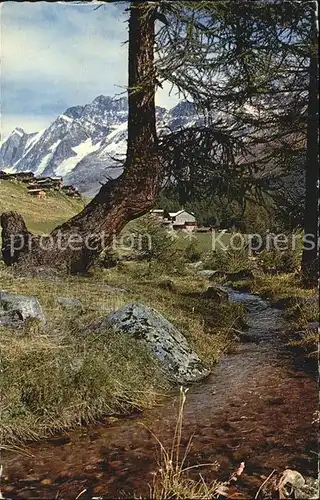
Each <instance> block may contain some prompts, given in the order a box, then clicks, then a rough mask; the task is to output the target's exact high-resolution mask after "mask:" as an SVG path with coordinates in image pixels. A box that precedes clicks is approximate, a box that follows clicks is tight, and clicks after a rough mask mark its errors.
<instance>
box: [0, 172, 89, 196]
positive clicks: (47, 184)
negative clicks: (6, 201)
mask: <svg viewBox="0 0 320 500" xmlns="http://www.w3.org/2000/svg"><path fill="white" fill-rule="evenodd" d="M1 180H4V181H12V182H21V183H23V184H27V191H28V193H29V194H30V196H34V197H36V198H38V199H39V200H45V199H46V196H47V193H48V192H50V191H60V192H62V193H63V194H65V195H66V196H70V197H71V198H81V194H80V193H79V191H78V189H77V188H75V187H74V186H72V185H66V186H65V185H63V179H62V177H35V175H34V173H33V172H16V173H7V172H4V171H0V182H1Z"/></svg>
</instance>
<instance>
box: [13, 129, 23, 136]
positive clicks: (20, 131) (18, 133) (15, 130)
mask: <svg viewBox="0 0 320 500" xmlns="http://www.w3.org/2000/svg"><path fill="white" fill-rule="evenodd" d="M12 133H13V134H17V135H19V136H20V137H23V136H24V135H25V131H24V130H23V128H21V127H16V128H15V129H14V130H13V132H12Z"/></svg>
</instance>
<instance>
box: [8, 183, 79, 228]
mask: <svg viewBox="0 0 320 500" xmlns="http://www.w3.org/2000/svg"><path fill="white" fill-rule="evenodd" d="M83 207H84V201H83V200H81V199H80V200H79V199H72V198H70V197H68V196H66V195H64V194H63V193H60V192H52V193H50V192H49V193H47V198H46V199H45V200H38V199H37V198H34V197H32V196H30V195H29V194H28V192H27V189H26V186H25V185H24V184H22V183H18V182H13V181H0V214H1V213H2V212H5V211H9V210H14V211H16V212H19V213H20V214H21V215H22V216H23V217H24V218H25V221H26V224H27V227H28V229H29V230H30V231H31V232H33V233H39V234H41V233H42V234H45V233H48V232H50V231H51V230H52V229H53V228H54V227H56V226H57V225H58V224H61V223H62V222H64V221H66V220H68V219H69V218H70V217H72V216H73V215H75V214H76V213H78V212H80V211H81V210H82V209H83Z"/></svg>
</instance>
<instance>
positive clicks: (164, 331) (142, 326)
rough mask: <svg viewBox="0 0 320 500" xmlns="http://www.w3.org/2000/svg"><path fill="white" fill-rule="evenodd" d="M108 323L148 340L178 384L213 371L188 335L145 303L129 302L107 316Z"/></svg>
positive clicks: (164, 367) (146, 342) (165, 368)
mask: <svg viewBox="0 0 320 500" xmlns="http://www.w3.org/2000/svg"><path fill="white" fill-rule="evenodd" d="M103 324H104V326H109V327H110V326H111V327H112V328H114V329H116V330H121V331H123V332H126V333H128V334H129V335H131V336H132V337H134V338H135V339H137V341H139V342H142V343H143V344H145V345H146V346H147V347H148V348H149V349H150V351H151V352H152V353H153V354H154V355H155V356H156V358H157V359H158V360H159V361H160V364H161V366H162V367H163V370H164V371H165V372H166V373H167V375H169V378H170V379H171V380H173V381H174V382H177V383H178V384H189V383H191V382H197V381H199V380H201V379H203V378H205V377H207V376H208V375H209V373H210V370H209V369H208V368H206V367H205V366H204V365H203V363H202V362H201V360H200V358H199V357H198V355H197V354H196V353H195V352H194V351H193V350H192V349H191V347H190V345H189V344H188V341H187V340H186V338H185V337H184V336H183V335H182V333H180V332H179V330H178V329H177V328H176V327H175V326H173V325H172V323H170V322H169V321H168V320H167V319H166V318H164V317H163V316H162V315H161V314H160V313H158V312H157V311H155V310H154V309H151V308H150V307H147V306H145V305H142V304H137V303H131V304H127V305H125V306H124V307H122V308H121V309H119V310H118V311H115V312H114V313H112V314H111V315H110V316H108V317H107V318H105V319H104V320H103Z"/></svg>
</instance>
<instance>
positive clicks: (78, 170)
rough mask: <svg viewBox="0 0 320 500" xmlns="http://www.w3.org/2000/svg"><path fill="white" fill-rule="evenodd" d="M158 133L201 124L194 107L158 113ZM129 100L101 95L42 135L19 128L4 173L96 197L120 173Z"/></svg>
mask: <svg viewBox="0 0 320 500" xmlns="http://www.w3.org/2000/svg"><path fill="white" fill-rule="evenodd" d="M156 115H157V124H158V129H159V131H161V130H162V129H164V128H165V129H166V130H167V129H168V128H169V129H171V130H177V129H178V128H181V127H185V126H188V125H191V124H194V123H197V122H199V120H201V117H199V116H198V115H196V114H195V108H194V105H193V104H192V103H190V102H180V103H179V104H177V105H176V106H175V107H174V108H172V109H171V110H167V109H166V108H163V107H158V106H157V108H156ZM127 120H128V100H127V98H126V97H118V96H117V97H110V96H104V95H99V96H97V97H96V98H95V99H94V100H93V101H92V102H91V103H89V104H86V105H84V106H71V107H69V108H68V109H66V111H65V112H64V113H61V114H60V115H59V116H57V118H56V119H55V120H54V121H53V122H52V123H51V124H50V125H49V126H48V127H47V128H46V129H45V130H43V131H41V132H38V133H33V134H28V133H26V132H25V131H24V130H23V129H22V128H20V127H17V128H16V129H15V130H14V131H13V132H12V134H11V135H10V136H9V137H8V138H7V140H6V141H5V142H4V143H3V144H2V146H1V150H0V170H10V171H13V172H23V171H32V172H34V173H35V175H43V176H63V177H64V182H65V183H66V184H73V185H74V186H76V187H78V188H79V189H80V190H81V191H82V192H86V193H89V194H94V193H95V192H97V190H98V189H99V187H100V184H99V182H100V181H105V180H106V179H107V178H111V177H116V176H118V175H119V174H120V173H121V164H120V166H119V163H118V162H116V161H115V159H117V160H123V159H124V157H125V154H126V148H127Z"/></svg>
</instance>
